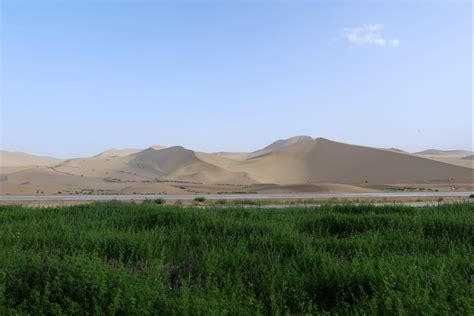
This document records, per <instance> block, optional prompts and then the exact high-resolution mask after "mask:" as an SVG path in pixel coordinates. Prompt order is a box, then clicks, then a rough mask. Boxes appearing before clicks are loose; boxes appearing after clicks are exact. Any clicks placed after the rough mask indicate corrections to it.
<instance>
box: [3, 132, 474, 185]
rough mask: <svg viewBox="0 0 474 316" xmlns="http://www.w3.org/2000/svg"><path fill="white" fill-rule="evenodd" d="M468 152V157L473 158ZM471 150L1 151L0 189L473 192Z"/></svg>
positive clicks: (308, 144) (323, 144)
mask: <svg viewBox="0 0 474 316" xmlns="http://www.w3.org/2000/svg"><path fill="white" fill-rule="evenodd" d="M469 157H470V158H469ZM472 157H473V153H472V152H469V151H440V150H433V149H431V150H427V151H424V152H419V153H415V154H410V153H407V152H404V151H402V150H400V149H396V148H389V149H378V148H371V147H364V146H356V145H349V144H344V143H340V142H335V141H331V140H328V139H324V138H317V139H312V138H311V137H309V136H297V137H292V138H289V139H285V140H278V141H276V142H274V143H272V144H270V145H269V146H266V147H265V148H263V149H260V150H257V151H254V152H250V153H244V152H238V153H232V152H219V153H203V152H196V151H193V150H189V149H186V148H183V147H181V146H174V147H168V148H165V147H163V146H160V145H155V146H152V147H149V148H147V149H144V150H142V149H133V148H129V149H112V150H107V151H105V152H103V153H101V154H98V155H96V156H93V157H89V158H74V159H67V160H60V159H55V158H50V157H37V156H33V155H29V154H25V153H18V152H7V151H0V159H1V160H0V162H1V164H0V166H1V169H0V189H1V194H116V193H122V194H134V193H135V194H148V193H149V194H152V193H155V194H157V193H162V194H194V193H219V192H221V193H245V192H266V193H283V192H284V193H287V192H325V193H326V192H370V191H374V190H382V189H387V188H388V189H405V188H406V187H409V188H412V189H413V188H414V189H417V188H418V189H423V190H426V189H434V188H437V189H441V190H442V189H450V188H451V187H452V186H453V185H454V188H455V189H461V190H472V186H473V175H474V173H473V172H474V169H473V162H474V161H473V160H472Z"/></svg>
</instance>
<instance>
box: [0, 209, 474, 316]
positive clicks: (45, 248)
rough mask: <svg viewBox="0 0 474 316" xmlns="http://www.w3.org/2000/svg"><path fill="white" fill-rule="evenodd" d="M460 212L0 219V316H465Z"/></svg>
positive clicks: (55, 212)
mask: <svg viewBox="0 0 474 316" xmlns="http://www.w3.org/2000/svg"><path fill="white" fill-rule="evenodd" d="M472 275H474V204H473V203H464V204H441V205H439V206H436V207H419V208H414V207H403V206H390V207H389V206H387V207H375V206H368V205H365V206H364V205H362V206H355V205H344V206H321V207H311V206H307V207H306V208H297V207H295V208H287V209H257V208H254V209H250V208H239V207H230V206H228V207H226V208H214V207H209V208H204V209H203V208H192V207H178V206H160V207H156V203H153V202H150V203H145V204H139V205H137V204H127V203H117V202H116V203H100V204H99V203H97V204H91V205H79V206H73V207H59V208H42V209H29V208H23V207H19V206H1V207H0V315H10V314H31V315H41V314H43V315H44V314H50V315H53V314H54V315H56V314H76V315H79V314H80V315H83V314H114V315H150V314H153V315H156V314H164V315H168V314H171V315H173V314H174V315H181V314H189V315H195V314H197V315H208V314H231V315H248V314H287V313H288V314H319V313H322V314H324V313H330V314H331V313H332V314H344V315H346V314H410V315H418V314H445V315H452V314H459V315H472V314H473V313H474V300H473V296H472V293H473V291H474V284H473V283H472V282H471V278H472Z"/></svg>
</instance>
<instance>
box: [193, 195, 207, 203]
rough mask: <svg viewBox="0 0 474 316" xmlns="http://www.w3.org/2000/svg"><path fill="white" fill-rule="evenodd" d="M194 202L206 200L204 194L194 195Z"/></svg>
mask: <svg viewBox="0 0 474 316" xmlns="http://www.w3.org/2000/svg"><path fill="white" fill-rule="evenodd" d="M194 202H198V203H204V202H206V197H204V196H196V197H195V198H194Z"/></svg>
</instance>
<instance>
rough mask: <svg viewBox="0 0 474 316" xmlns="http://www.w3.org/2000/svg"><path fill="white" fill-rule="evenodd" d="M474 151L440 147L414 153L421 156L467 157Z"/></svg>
mask: <svg viewBox="0 0 474 316" xmlns="http://www.w3.org/2000/svg"><path fill="white" fill-rule="evenodd" d="M471 154H472V151H467V150H440V149H428V150H424V151H420V152H417V153H414V155H421V156H451V157H465V156H467V155H471Z"/></svg>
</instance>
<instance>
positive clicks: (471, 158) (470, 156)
mask: <svg viewBox="0 0 474 316" xmlns="http://www.w3.org/2000/svg"><path fill="white" fill-rule="evenodd" d="M462 159H464V160H474V155H469V156H466V157H463V158H462Z"/></svg>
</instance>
